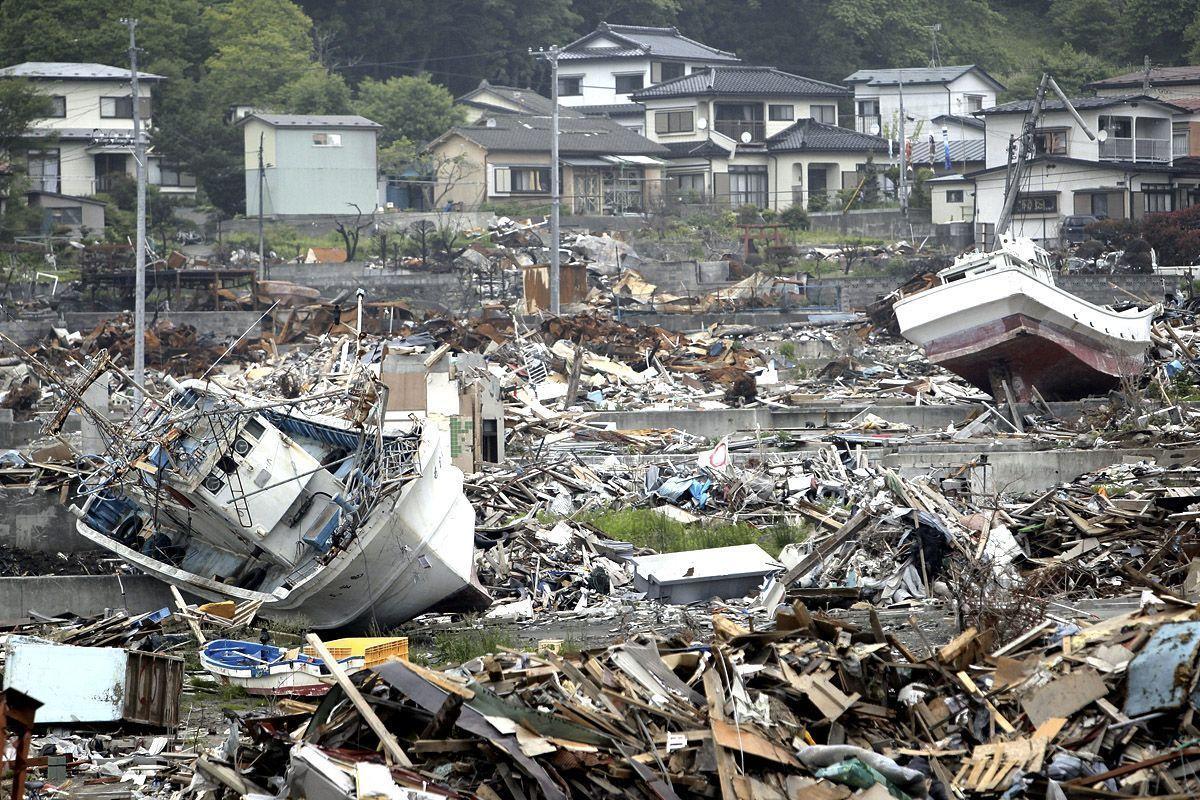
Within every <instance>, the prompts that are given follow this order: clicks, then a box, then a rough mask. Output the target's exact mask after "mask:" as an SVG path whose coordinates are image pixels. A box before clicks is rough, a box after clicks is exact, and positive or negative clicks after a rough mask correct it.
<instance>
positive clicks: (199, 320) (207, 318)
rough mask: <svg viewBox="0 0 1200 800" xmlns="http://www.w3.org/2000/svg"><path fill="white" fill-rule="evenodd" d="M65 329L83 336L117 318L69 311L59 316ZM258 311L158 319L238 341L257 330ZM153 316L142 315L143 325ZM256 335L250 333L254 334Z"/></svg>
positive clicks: (197, 313)
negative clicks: (254, 328)
mask: <svg viewBox="0 0 1200 800" xmlns="http://www.w3.org/2000/svg"><path fill="white" fill-rule="evenodd" d="M63 316H64V317H65V321H66V327H67V329H68V330H70V331H80V332H82V333H87V332H89V331H91V330H92V329H93V328H95V327H96V326H97V325H99V324H100V323H101V322H103V321H105V320H108V319H112V318H113V317H115V316H117V313H116V312H112V311H70V312H67V313H66V314H64V315H63ZM261 316H262V312H261V311H172V312H170V313H160V314H159V319H160V320H162V319H167V320H170V321H171V322H172V323H174V324H176V325H191V326H192V327H194V328H195V329H196V332H197V333H199V334H200V335H201V336H204V335H212V336H217V337H219V338H225V337H228V336H232V337H235V338H236V337H238V336H241V335H242V334H243V333H245V332H246V329H247V328H250V327H251V326H255V327H256V328H257V327H258V326H256V325H255V323H257V322H258V318H259V317H261ZM151 319H153V314H151V313H148V314H147V315H146V324H147V325H149V324H150V320H151ZM255 332H256V331H251V334H254V333H255Z"/></svg>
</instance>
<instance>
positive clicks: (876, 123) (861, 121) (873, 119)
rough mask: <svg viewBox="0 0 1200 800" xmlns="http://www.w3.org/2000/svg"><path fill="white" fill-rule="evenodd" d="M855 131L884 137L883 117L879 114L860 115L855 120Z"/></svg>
mask: <svg viewBox="0 0 1200 800" xmlns="http://www.w3.org/2000/svg"><path fill="white" fill-rule="evenodd" d="M854 121H855V127H854V129H855V130H856V131H858V132H859V133H870V134H872V135H875V136H882V135H883V117H881V116H879V115H878V114H867V115H863V114H859V115H858V116H856V117H855V118H854Z"/></svg>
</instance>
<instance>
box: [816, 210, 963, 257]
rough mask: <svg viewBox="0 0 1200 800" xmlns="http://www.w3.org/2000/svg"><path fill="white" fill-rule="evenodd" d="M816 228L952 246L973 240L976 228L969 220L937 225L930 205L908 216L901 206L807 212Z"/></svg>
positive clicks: (960, 245)
mask: <svg viewBox="0 0 1200 800" xmlns="http://www.w3.org/2000/svg"><path fill="white" fill-rule="evenodd" d="M808 219H809V225H810V226H811V227H812V229H813V230H818V231H837V232H838V233H840V234H843V235H845V236H861V237H862V238H864V239H883V240H884V241H896V240H899V239H904V240H906V241H910V242H914V243H919V242H921V241H922V240H925V239H929V240H930V241H932V242H935V243H938V244H941V245H943V246H945V247H947V248H950V249H952V250H961V249H962V248H964V247H967V246H969V245H970V244H971V242H972V237H973V235H974V232H973V231H972V228H971V224H970V223H962V222H959V223H949V224H946V225H934V224H933V222H932V219H931V217H930V210H929V209H927V208H912V209H909V212H908V217H907V218H905V216H904V215H903V214H902V213H901V212H900V209H898V208H878V209H876V208H868V209H858V210H854V211H847V212H846V213H845V214H842V213H841V212H837V211H821V212H817V213H813V214H809V215H808Z"/></svg>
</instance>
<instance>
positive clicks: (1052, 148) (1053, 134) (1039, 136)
mask: <svg viewBox="0 0 1200 800" xmlns="http://www.w3.org/2000/svg"><path fill="white" fill-rule="evenodd" d="M1070 132H1071V129H1070V128H1066V127H1061V126H1056V127H1051V128H1038V129H1036V130H1035V131H1034V132H1033V147H1034V152H1035V153H1036V154H1037V155H1047V156H1065V155H1069V153H1070V140H1071V137H1070Z"/></svg>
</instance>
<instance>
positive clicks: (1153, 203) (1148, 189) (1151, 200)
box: [1142, 183, 1171, 214]
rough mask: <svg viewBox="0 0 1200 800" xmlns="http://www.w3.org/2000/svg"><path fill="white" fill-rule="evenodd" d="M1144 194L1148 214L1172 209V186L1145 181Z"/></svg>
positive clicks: (1143, 185)
mask: <svg viewBox="0 0 1200 800" xmlns="http://www.w3.org/2000/svg"><path fill="white" fill-rule="evenodd" d="M1142 196H1143V197H1145V198H1146V199H1145V209H1146V213H1147V214H1157V213H1158V212H1160V211H1170V210H1171V186H1170V184H1166V183H1143V184H1142Z"/></svg>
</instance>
